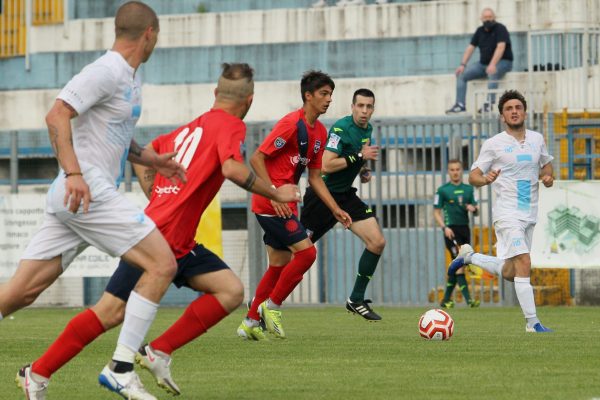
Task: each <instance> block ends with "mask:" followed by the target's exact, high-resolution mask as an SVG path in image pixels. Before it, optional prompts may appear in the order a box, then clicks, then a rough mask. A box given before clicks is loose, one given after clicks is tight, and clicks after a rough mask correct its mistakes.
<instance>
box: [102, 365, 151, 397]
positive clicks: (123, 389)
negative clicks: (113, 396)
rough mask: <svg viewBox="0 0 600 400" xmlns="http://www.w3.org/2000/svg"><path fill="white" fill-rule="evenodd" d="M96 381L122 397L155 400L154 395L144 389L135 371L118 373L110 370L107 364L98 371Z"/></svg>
mask: <svg viewBox="0 0 600 400" xmlns="http://www.w3.org/2000/svg"><path fill="white" fill-rule="evenodd" d="M98 383H100V386H104V387H105V388H107V389H108V390H110V391H111V392H115V393H117V394H118V395H119V396H121V397H123V398H124V399H129V400H157V399H156V397H154V396H152V395H151V394H150V393H148V392H147V391H146V388H144V385H143V384H142V381H140V377H139V376H138V375H137V374H136V373H135V371H130V372H124V373H122V374H118V373H116V372H113V371H111V370H110V368H108V365H107V366H105V367H104V369H103V370H102V372H100V376H98Z"/></svg>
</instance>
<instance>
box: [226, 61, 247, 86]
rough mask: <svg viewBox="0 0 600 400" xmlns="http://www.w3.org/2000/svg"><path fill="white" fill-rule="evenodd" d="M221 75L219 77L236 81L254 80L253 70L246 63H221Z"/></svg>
mask: <svg viewBox="0 0 600 400" xmlns="http://www.w3.org/2000/svg"><path fill="white" fill-rule="evenodd" d="M221 68H222V69H223V73H222V74H221V76H222V77H223V78H225V79H230V80H238V79H242V78H245V79H246V81H247V82H250V81H251V80H252V78H254V69H252V67H251V66H250V65H248V64H246V63H231V64H230V63H223V64H221Z"/></svg>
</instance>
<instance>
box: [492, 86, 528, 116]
mask: <svg viewBox="0 0 600 400" xmlns="http://www.w3.org/2000/svg"><path fill="white" fill-rule="evenodd" d="M509 100H519V101H520V102H521V103H522V104H523V108H524V109H525V111H527V102H526V101H525V97H524V96H523V95H522V94H521V93H520V92H519V91H518V90H507V91H506V92H504V93H503V94H502V96H501V97H500V101H498V112H500V115H502V110H503V109H504V104H506V102H507V101H509Z"/></svg>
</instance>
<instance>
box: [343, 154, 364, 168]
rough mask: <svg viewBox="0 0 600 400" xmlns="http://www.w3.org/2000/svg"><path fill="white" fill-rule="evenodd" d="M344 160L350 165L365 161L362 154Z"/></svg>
mask: <svg viewBox="0 0 600 400" xmlns="http://www.w3.org/2000/svg"><path fill="white" fill-rule="evenodd" d="M344 159H345V160H346V163H347V164H348V165H352V164H356V163H357V162H361V161H362V160H363V155H362V153H354V154H348V155H347V156H345V157H344Z"/></svg>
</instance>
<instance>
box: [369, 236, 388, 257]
mask: <svg viewBox="0 0 600 400" xmlns="http://www.w3.org/2000/svg"><path fill="white" fill-rule="evenodd" d="M385 245H386V241H385V238H384V237H383V236H380V237H375V238H372V239H369V240H368V241H367V249H368V250H369V251H370V252H371V253H375V254H381V253H383V249H385Z"/></svg>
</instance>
